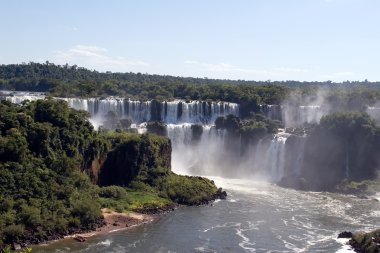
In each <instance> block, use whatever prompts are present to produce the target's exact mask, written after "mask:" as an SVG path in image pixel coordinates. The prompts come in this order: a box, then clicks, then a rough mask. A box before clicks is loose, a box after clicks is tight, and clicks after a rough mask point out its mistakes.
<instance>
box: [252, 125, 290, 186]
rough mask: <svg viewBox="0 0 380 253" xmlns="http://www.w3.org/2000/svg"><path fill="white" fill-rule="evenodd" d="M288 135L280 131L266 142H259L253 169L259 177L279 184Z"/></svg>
mask: <svg viewBox="0 0 380 253" xmlns="http://www.w3.org/2000/svg"><path fill="white" fill-rule="evenodd" d="M288 136H289V135H288V134H286V133H285V132H284V131H282V130H281V131H280V132H279V133H278V134H276V135H275V136H274V138H273V139H272V140H271V141H270V142H268V141H263V140H260V141H259V142H258V144H257V146H256V151H255V155H254V156H255V158H254V163H253V168H254V170H255V171H257V172H258V175H260V177H263V178H264V179H266V180H268V181H271V182H275V183H276V182H279V181H280V180H281V179H282V178H283V176H284V174H285V155H286V153H285V152H286V148H285V143H286V140H287V138H288Z"/></svg>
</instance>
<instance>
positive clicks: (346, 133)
mask: <svg viewBox="0 0 380 253" xmlns="http://www.w3.org/2000/svg"><path fill="white" fill-rule="evenodd" d="M287 144H288V143H287ZM304 147H305V148H304V152H305V153H304V163H303V166H302V171H301V175H298V176H295V175H292V176H294V178H287V179H286V180H285V181H283V182H282V184H283V185H287V184H288V185H290V186H292V187H296V188H302V189H311V190H347V191H349V190H353V191H354V189H353V188H354V186H355V184H352V183H351V187H350V185H349V184H347V183H348V182H355V181H362V180H366V179H375V178H376V176H377V171H378V168H379V158H378V157H379V154H380V149H379V147H380V128H379V127H377V126H376V124H375V122H374V121H373V120H372V119H371V118H370V117H369V115H368V114H366V113H359V112H338V113H334V114H330V115H327V116H324V117H322V119H321V121H320V124H318V125H316V126H315V127H314V128H313V129H312V130H310V133H309V135H308V136H307V137H306V140H305V146H304ZM287 149H289V150H291V149H292V147H291V145H290V144H289V146H288V147H287ZM290 181H293V182H290ZM357 186H359V184H358V185H357ZM363 187H365V186H363ZM350 188H352V189H350ZM357 190H358V192H359V190H360V189H357ZM362 190H365V189H362ZM352 193H355V192H352Z"/></svg>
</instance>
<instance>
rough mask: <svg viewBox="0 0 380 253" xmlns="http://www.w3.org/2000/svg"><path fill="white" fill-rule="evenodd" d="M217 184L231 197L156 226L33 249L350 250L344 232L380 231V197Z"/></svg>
mask: <svg viewBox="0 0 380 253" xmlns="http://www.w3.org/2000/svg"><path fill="white" fill-rule="evenodd" d="M212 179H213V180H215V182H216V184H217V185H218V186H222V187H223V188H224V189H226V190H227V191H228V194H229V196H228V198H227V200H219V201H216V202H214V203H213V204H212V205H208V206H200V207H181V208H179V209H177V210H176V211H174V212H172V213H168V214H165V215H162V216H161V217H160V218H159V219H157V220H156V221H154V222H153V223H150V224H146V225H143V226H139V227H135V228H131V229H127V230H124V231H119V232H114V233H111V234H108V235H101V236H96V237H92V238H90V239H89V240H87V241H86V242H84V243H78V242H76V241H74V240H72V239H67V240H63V241H59V242H55V243H52V244H50V245H47V246H38V247H36V248H35V249H34V252H43V253H51V252H56V253H58V252H115V253H116V252H141V253H148V252H178V253H180V252H337V251H339V252H345V251H348V252H349V250H348V249H347V246H346V247H344V246H343V242H342V241H338V240H337V239H336V238H337V235H338V233H339V232H342V231H344V230H347V231H358V230H371V229H374V228H377V227H380V219H379V216H380V211H378V210H379V208H380V203H379V202H377V201H375V200H371V199H359V198H357V197H354V196H347V195H341V194H335V193H325V192H303V191H296V190H292V189H285V188H281V187H278V186H276V185H273V184H268V183H262V182H252V181H244V180H237V179H223V178H216V177H215V178H212ZM345 248H346V250H345ZM351 252H352V251H351Z"/></svg>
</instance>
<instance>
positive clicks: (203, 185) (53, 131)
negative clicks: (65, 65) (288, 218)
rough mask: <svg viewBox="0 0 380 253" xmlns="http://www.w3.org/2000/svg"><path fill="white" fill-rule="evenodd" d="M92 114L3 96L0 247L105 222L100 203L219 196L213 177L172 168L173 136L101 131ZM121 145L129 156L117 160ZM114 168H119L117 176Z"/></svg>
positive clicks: (126, 205)
mask: <svg viewBox="0 0 380 253" xmlns="http://www.w3.org/2000/svg"><path fill="white" fill-rule="evenodd" d="M88 116H89V115H88V113H85V112H82V111H76V110H74V109H70V108H69V107H68V106H67V104H66V102H64V101H59V100H58V101H57V100H50V99H48V100H38V101H34V102H30V103H25V104H23V105H15V104H11V103H9V102H6V101H1V102H0V133H1V136H0V160H1V164H0V203H1V205H0V248H1V245H2V244H11V243H14V242H22V243H38V242H40V241H44V240H50V239H55V238H59V237H61V236H62V235H65V234H68V233H73V232H77V231H83V230H92V229H94V228H96V227H98V226H101V225H102V224H103V221H102V215H101V212H100V208H101V207H111V208H114V209H116V208H117V209H118V210H131V209H138V208H142V207H144V205H146V204H149V205H160V206H162V205H165V204H169V203H173V202H175V203H180V204H201V203H204V202H207V201H208V200H211V199H213V198H214V197H215V196H214V194H216V193H217V188H216V187H215V185H214V184H213V183H212V182H211V181H209V180H206V179H202V178H189V177H182V176H177V175H175V174H173V173H172V172H171V170H170V169H171V168H170V155H171V154H170V151H171V143H170V141H169V140H168V139H167V138H165V137H158V136H153V135H141V136H137V135H134V134H130V133H126V132H122V131H119V132H108V131H100V132H96V131H94V130H93V127H92V126H91V124H90V123H89V121H88ZM118 152H123V155H122V159H126V161H129V163H128V162H124V161H122V160H117V156H115V155H114V154H117V153H118ZM111 170H118V171H119V172H120V173H119V174H117V180H115V178H114V177H113V175H112V173H109V172H110V171H111ZM104 175H107V176H104ZM119 180H120V181H119ZM97 182H101V184H102V185H107V187H108V188H99V187H98V186H97V185H96V184H95V183H97ZM112 184H117V185H120V186H122V187H116V186H111V185H112ZM112 187H113V188H112ZM123 187H126V188H123ZM118 200H120V204H119V203H118V202H119V201H118Z"/></svg>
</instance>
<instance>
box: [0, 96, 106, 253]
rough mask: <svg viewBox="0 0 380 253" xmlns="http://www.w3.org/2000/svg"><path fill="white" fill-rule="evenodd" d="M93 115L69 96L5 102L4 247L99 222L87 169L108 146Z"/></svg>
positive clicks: (0, 121) (0, 225)
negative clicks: (69, 102) (90, 117)
mask: <svg viewBox="0 0 380 253" xmlns="http://www.w3.org/2000/svg"><path fill="white" fill-rule="evenodd" d="M87 116H88V114H84V113H83V112H77V111H75V110H73V109H70V108H69V107H68V106H67V104H66V103H65V102H64V101H53V100H40V101H36V102H30V103H25V104H24V105H14V104H11V103H7V102H5V101H1V102H0V133H1V135H0V160H1V164H0V200H1V205H0V247H1V245H2V244H3V243H6V244H9V243H12V242H14V241H25V240H28V241H30V242H33V241H34V240H37V239H38V240H46V239H49V238H48V237H47V236H48V235H49V234H50V235H52V234H54V233H58V234H65V233H67V231H68V230H71V229H74V227H72V226H71V225H70V224H71V223H70V221H72V219H75V218H79V223H76V224H75V228H76V229H85V228H89V227H92V226H94V224H96V223H97V222H98V221H97V220H98V219H99V218H100V216H101V213H100V205H99V204H97V203H98V197H97V192H96V187H95V186H94V185H93V184H92V183H91V182H90V180H89V178H88V176H87V175H85V174H84V173H83V172H81V170H82V171H87V174H91V170H89V164H91V161H92V160H94V159H96V158H98V157H100V156H101V155H102V154H105V153H106V152H107V150H108V146H107V144H106V141H105V140H103V139H101V138H100V136H99V135H98V134H97V133H96V132H94V131H93V127H92V126H91V125H90V123H89V122H88V120H87Z"/></svg>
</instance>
